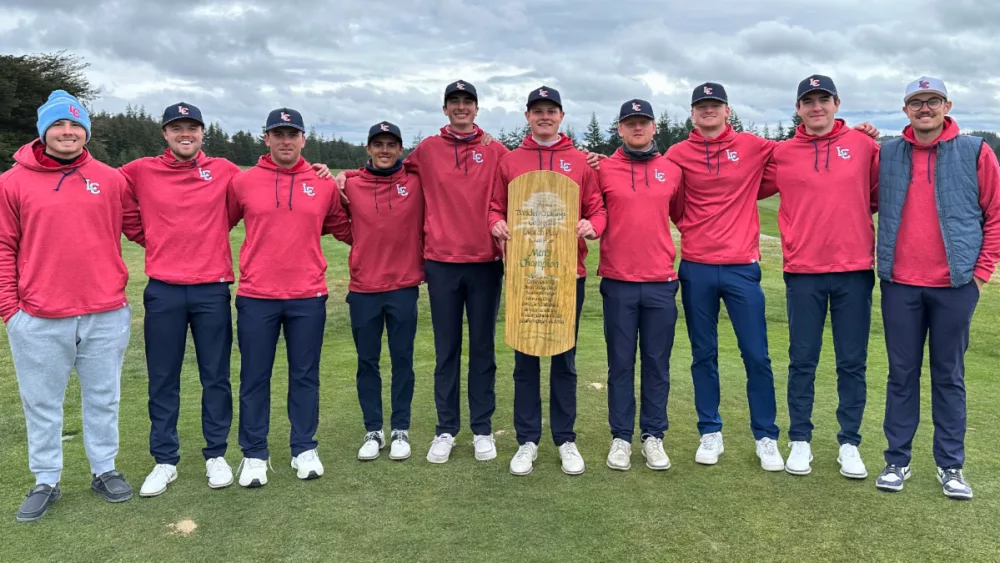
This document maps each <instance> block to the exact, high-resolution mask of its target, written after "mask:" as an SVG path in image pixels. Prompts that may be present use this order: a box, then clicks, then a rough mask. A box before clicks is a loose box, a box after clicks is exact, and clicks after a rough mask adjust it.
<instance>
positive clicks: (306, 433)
mask: <svg viewBox="0 0 1000 563" xmlns="http://www.w3.org/2000/svg"><path fill="white" fill-rule="evenodd" d="M326 299H327V296H326V295H324V296H322V297H311V298H308V299H255V298H253V297H244V296H242V295H237V296H236V334H237V337H238V338H239V345H240V356H241V358H242V364H241V367H240V446H241V447H242V448H243V456H244V457H249V458H256V459H267V458H269V457H270V452H269V451H268V449H267V434H268V430H269V429H270V426H271V370H272V369H273V368H274V356H275V352H276V349H277V346H278V334H279V330H280V331H282V332H284V334H285V347H286V349H287V353H288V421H289V422H290V423H291V427H292V431H291V436H290V439H289V443H290V445H291V448H292V456H293V457H294V456H297V455H299V454H300V453H302V452H304V451H306V450H311V449H314V448H315V447H316V439H315V436H316V429H317V427H318V426H319V359H320V353H321V352H322V350H323V331H324V329H325V327H326Z"/></svg>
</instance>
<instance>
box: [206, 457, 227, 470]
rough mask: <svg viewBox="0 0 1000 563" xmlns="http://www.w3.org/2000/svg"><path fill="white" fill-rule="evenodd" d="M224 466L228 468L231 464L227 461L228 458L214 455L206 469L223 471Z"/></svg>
mask: <svg viewBox="0 0 1000 563" xmlns="http://www.w3.org/2000/svg"><path fill="white" fill-rule="evenodd" d="M223 467H225V468H226V469H228V468H229V464H228V463H226V460H225V459H223V458H221V457H213V458H212V459H210V460H208V468H207V470H206V473H214V472H216V471H221V470H222V468H223Z"/></svg>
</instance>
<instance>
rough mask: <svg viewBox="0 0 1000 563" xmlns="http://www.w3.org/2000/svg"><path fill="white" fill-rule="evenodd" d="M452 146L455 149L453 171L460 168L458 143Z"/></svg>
mask: <svg viewBox="0 0 1000 563" xmlns="http://www.w3.org/2000/svg"><path fill="white" fill-rule="evenodd" d="M452 146H454V147H455V170H458V169H459V168H461V167H462V166H461V165H460V164H459V163H458V143H454V144H453V145H452Z"/></svg>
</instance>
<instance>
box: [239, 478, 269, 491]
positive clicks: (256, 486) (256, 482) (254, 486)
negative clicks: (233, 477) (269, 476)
mask: <svg viewBox="0 0 1000 563" xmlns="http://www.w3.org/2000/svg"><path fill="white" fill-rule="evenodd" d="M266 484H267V481H264V482H263V483H261V482H260V480H258V479H254V480H253V481H250V484H249V485H244V484H243V483H240V486H242V487H244V488H247V489H259V488H261V487H263V486H264V485H266Z"/></svg>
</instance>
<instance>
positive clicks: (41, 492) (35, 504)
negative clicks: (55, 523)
mask: <svg viewBox="0 0 1000 563" xmlns="http://www.w3.org/2000/svg"><path fill="white" fill-rule="evenodd" d="M61 495H62V493H61V492H60V491H59V485H56V486H54V487H53V486H51V485H37V486H36V487H35V488H34V489H31V490H30V491H28V498H26V499H24V502H22V503H21V508H19V509H17V521H18V522H34V521H35V520H38V519H39V518H41V517H42V516H45V512H46V511H47V510H48V509H49V506H50V505H51V504H52V503H54V502H55V501H57V500H59V497H60V496H61Z"/></svg>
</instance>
